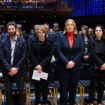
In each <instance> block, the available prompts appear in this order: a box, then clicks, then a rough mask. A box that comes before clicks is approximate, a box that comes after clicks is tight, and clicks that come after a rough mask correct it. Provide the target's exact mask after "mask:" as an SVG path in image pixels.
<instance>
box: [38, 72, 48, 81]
mask: <svg viewBox="0 0 105 105" xmlns="http://www.w3.org/2000/svg"><path fill="white" fill-rule="evenodd" d="M39 75H40V78H41V79H44V80H47V78H48V73H45V72H41V73H39Z"/></svg>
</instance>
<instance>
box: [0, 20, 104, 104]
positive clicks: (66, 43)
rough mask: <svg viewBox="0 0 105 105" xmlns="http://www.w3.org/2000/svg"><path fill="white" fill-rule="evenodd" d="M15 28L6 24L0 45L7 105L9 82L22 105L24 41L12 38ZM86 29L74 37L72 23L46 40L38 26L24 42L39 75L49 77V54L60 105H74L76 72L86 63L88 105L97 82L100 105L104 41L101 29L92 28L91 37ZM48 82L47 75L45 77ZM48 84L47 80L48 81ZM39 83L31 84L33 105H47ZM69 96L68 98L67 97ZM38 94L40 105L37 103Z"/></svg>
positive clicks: (45, 88)
mask: <svg viewBox="0 0 105 105" xmlns="http://www.w3.org/2000/svg"><path fill="white" fill-rule="evenodd" d="M16 28H17V26H16V24H15V23H13V22H10V23H8V24H7V31H8V34H9V36H8V37H7V38H5V39H3V40H1V42H0V60H1V63H2V67H3V69H2V72H3V79H4V84H5V87H6V97H7V98H6V99H7V105H13V101H12V88H11V84H12V82H16V83H17V87H18V88H19V93H20V94H19V95H20V96H21V97H20V100H19V102H20V104H19V105H25V92H24V82H25V80H24V77H25V75H26V74H25V70H24V68H23V66H24V63H25V59H26V56H27V43H26V41H25V40H24V39H23V38H21V37H17V36H16ZM87 30H88V29H87V26H82V35H79V34H78V33H77V28H76V23H75V21H74V20H72V19H68V20H67V21H66V22H65V29H64V33H60V34H61V35H60V36H59V37H57V38H56V39H55V38H54V39H53V40H52V38H47V37H46V35H47V33H46V29H45V26H44V25H39V26H38V28H37V31H36V37H30V38H29V41H28V57H29V60H30V62H31V65H32V71H31V73H32V72H33V70H34V69H36V70H38V71H39V72H42V71H45V72H48V73H49V70H50V69H49V68H51V67H50V66H51V65H50V61H51V57H52V55H53V54H55V57H56V65H57V69H58V70H57V71H58V72H59V73H60V74H59V80H60V103H61V105H68V102H69V105H74V104H75V96H76V88H77V83H78V81H79V79H80V72H81V69H82V68H83V64H84V65H85V64H86V63H87V62H88V64H89V66H88V67H89V70H90V71H92V72H90V79H91V83H90V92H89V102H90V104H91V105H93V101H94V90H95V89H94V88H95V85H96V82H98V91H97V92H98V105H101V102H102V97H103V90H104V81H105V79H104V76H105V73H104V72H105V71H104V70H105V63H104V62H105V49H104V48H105V39H104V34H105V32H104V28H103V27H102V26H100V25H98V26H96V28H95V31H94V33H93V36H92V37H90V36H88V34H87V33H88V32H87ZM48 78H50V75H49V77H48ZM48 80H49V79H48ZM48 80H47V81H45V80H40V81H33V84H34V86H35V96H36V100H35V105H38V104H43V105H47V104H48V101H47V94H48V82H49V81H48ZM68 92H69V96H68ZM41 94H42V97H43V101H42V102H41V100H40V95H41Z"/></svg>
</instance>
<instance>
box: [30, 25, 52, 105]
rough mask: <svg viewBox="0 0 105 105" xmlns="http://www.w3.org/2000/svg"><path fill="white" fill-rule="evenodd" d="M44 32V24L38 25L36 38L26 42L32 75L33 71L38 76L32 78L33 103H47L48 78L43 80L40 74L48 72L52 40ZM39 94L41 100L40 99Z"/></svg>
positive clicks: (43, 104)
mask: <svg viewBox="0 0 105 105" xmlns="http://www.w3.org/2000/svg"><path fill="white" fill-rule="evenodd" d="M46 34H47V33H46V29H45V27H44V25H39V26H38V28H37V33H36V38H34V39H32V40H31V41H30V42H29V44H28V45H29V58H30V62H31V64H32V67H33V70H34V75H35V74H36V73H35V72H37V73H38V75H36V76H37V77H38V78H37V79H36V80H34V85H35V97H36V98H35V105H48V101H47V95H48V79H49V78H48V79H47V80H45V78H43V77H42V78H41V75H43V76H45V74H43V72H46V73H49V66H50V60H51V57H52V53H53V47H52V41H51V40H49V39H47V38H46ZM35 70H36V71H35ZM40 74H41V75H40ZM34 75H33V76H34ZM48 77H49V76H48ZM41 95H42V101H41V99H40V97H41Z"/></svg>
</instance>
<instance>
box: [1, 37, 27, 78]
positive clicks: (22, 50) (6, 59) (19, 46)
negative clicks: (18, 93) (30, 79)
mask: <svg viewBox="0 0 105 105" xmlns="http://www.w3.org/2000/svg"><path fill="white" fill-rule="evenodd" d="M26 53H27V44H26V41H25V40H24V39H23V38H17V41H16V45H15V50H14V60H13V65H11V43H10V38H9V36H8V37H7V38H5V39H3V40H2V41H1V43H0V59H1V62H2V71H3V74H4V76H5V75H8V72H9V70H10V69H11V68H12V67H16V68H19V71H18V73H17V74H16V75H15V76H14V77H18V76H21V75H24V74H25V71H24V69H23V67H24V63H25V59H26Z"/></svg>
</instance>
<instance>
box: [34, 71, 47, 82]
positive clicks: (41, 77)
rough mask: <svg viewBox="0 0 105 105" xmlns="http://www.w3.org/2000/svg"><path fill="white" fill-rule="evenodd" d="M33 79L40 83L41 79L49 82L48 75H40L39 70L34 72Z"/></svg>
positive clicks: (43, 73) (42, 73)
mask: <svg viewBox="0 0 105 105" xmlns="http://www.w3.org/2000/svg"><path fill="white" fill-rule="evenodd" d="M32 79H33V80H38V81H40V79H44V80H47V79H48V73H45V72H41V73H39V72H38V71H37V70H34V71H33V75H32Z"/></svg>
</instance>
